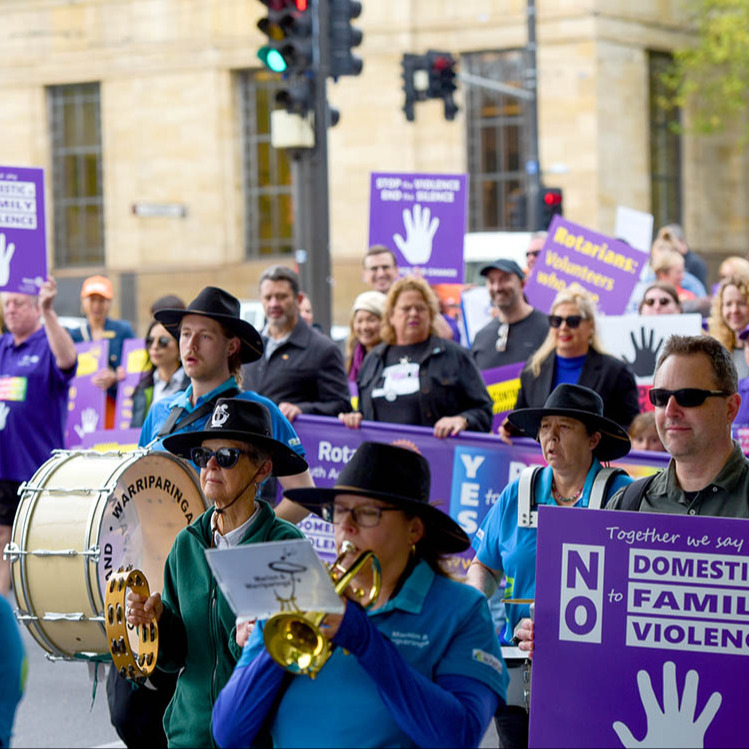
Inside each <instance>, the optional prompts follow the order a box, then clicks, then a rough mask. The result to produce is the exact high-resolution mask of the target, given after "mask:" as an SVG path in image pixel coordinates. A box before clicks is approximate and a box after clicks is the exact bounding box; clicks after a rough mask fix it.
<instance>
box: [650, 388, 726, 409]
mask: <svg viewBox="0 0 749 749" xmlns="http://www.w3.org/2000/svg"><path fill="white" fill-rule="evenodd" d="M672 395H673V397H674V398H675V399H676V402H677V403H678V404H679V405H680V406H681V407H682V408H696V407H697V406H701V405H702V404H703V403H704V402H705V401H706V400H707V399H708V398H711V397H712V398H726V397H728V396H729V395H731V393H727V392H725V390H702V389H700V388H680V389H679V390H665V389H664V388H651V390H650V392H649V393H648V397H649V398H650V402H651V403H652V404H653V405H654V406H657V407H658V408H664V407H665V406H666V405H667V404H668V401H669V400H670V399H671V396H672Z"/></svg>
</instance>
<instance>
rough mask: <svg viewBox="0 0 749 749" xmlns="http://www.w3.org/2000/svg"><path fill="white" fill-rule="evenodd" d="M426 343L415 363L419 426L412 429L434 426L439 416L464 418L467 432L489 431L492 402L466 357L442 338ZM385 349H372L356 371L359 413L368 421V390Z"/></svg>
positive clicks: (381, 346)
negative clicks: (423, 351)
mask: <svg viewBox="0 0 749 749" xmlns="http://www.w3.org/2000/svg"><path fill="white" fill-rule="evenodd" d="M429 342H430V347H429V349H428V351H427V354H426V356H425V357H424V358H423V359H422V360H421V361H420V362H419V389H420V391H421V396H422V397H421V399H420V404H419V405H420V409H421V422H420V423H419V424H415V425H414V426H434V424H435V423H436V422H437V421H438V420H439V419H441V418H442V417H443V416H464V417H465V419H466V421H467V422H468V429H469V430H470V431H472V432H488V431H490V430H491V426H492V400H491V398H490V397H489V393H488V392H487V390H486V385H485V384H484V380H483V379H482V378H481V373H480V372H479V370H478V369H477V368H476V365H475V364H474V363H473V359H471V355H470V353H469V352H468V351H466V349H464V348H463V347H462V346H459V345H458V344H457V343H453V342H452V341H448V340H446V339H444V338H437V337H435V336H430V337H429ZM387 349H388V344H387V343H380V344H379V345H377V346H375V347H374V348H373V349H372V350H371V351H370V352H369V353H368V354H367V355H366V357H364V362H363V363H362V366H361V369H360V370H359V376H358V378H357V382H358V385H359V410H360V411H361V413H362V415H363V416H364V418H365V419H366V420H368V421H374V420H375V414H374V406H373V404H372V390H373V389H374V387H375V386H376V384H377V381H378V379H379V377H380V375H381V374H382V370H383V369H385V358H386V355H387Z"/></svg>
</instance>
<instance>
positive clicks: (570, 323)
mask: <svg viewBox="0 0 749 749" xmlns="http://www.w3.org/2000/svg"><path fill="white" fill-rule="evenodd" d="M583 320H585V318H584V317H583V316H582V315H570V316H569V317H562V316H561V315H549V325H551V327H552V328H561V327H562V323H563V322H566V323H567V327H568V328H572V329H573V330H574V329H575V328H579V327H580V323H581V322H582V321H583Z"/></svg>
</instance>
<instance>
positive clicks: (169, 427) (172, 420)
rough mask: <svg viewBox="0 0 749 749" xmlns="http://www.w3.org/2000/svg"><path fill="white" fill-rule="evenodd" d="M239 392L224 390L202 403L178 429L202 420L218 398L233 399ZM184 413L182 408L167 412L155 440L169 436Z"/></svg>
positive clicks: (235, 389)
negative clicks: (167, 414)
mask: <svg viewBox="0 0 749 749" xmlns="http://www.w3.org/2000/svg"><path fill="white" fill-rule="evenodd" d="M241 392H242V391H241V390H239V389H238V388H229V389H228V390H224V391H223V392H222V393H219V394H218V395H216V396H215V397H213V398H211V399H210V400H209V401H206V402H205V403H203V405H201V406H200V407H198V408H196V409H195V410H194V411H193V412H192V413H190V414H188V415H187V416H186V417H185V418H184V419H182V421H180V422H179V429H184V428H185V427H188V426H190V424H193V423H195V422H196V421H197V420H198V419H202V418H203V417H204V416H206V415H208V414H209V413H211V411H213V409H214V408H215V406H216V401H217V400H218V399H219V398H235V397H236V396H237V395H239V394H240V393H241ZM184 412H185V409H184V408H183V407H180V408H173V409H172V410H171V411H170V412H169V416H168V417H167V418H166V420H165V421H164V423H163V424H162V425H161V429H159V431H158V434H157V435H156V439H161V437H166V435H167V434H171V433H172V432H173V431H174V430H175V429H176V427H177V422H178V421H179V417H180V416H182V414H183V413H184Z"/></svg>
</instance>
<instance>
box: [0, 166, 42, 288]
mask: <svg viewBox="0 0 749 749" xmlns="http://www.w3.org/2000/svg"><path fill="white" fill-rule="evenodd" d="M46 278H47V236H46V232H45V228H44V169H38V168H36V167H28V168H22V167H14V166H0V290H2V291H10V292H17V293H20V294H36V293H37V292H38V291H39V287H40V286H41V285H42V284H43V283H44V280H45V279H46Z"/></svg>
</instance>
